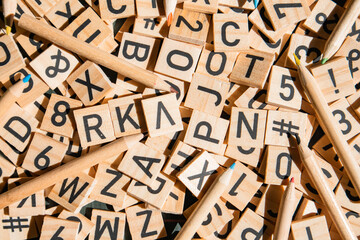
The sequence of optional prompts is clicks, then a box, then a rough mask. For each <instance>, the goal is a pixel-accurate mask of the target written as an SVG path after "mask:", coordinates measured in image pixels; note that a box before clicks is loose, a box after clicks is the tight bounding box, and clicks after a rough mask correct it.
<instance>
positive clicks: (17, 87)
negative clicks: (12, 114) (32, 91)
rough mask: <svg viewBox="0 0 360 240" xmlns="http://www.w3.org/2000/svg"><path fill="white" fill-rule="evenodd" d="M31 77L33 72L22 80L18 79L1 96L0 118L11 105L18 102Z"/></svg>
mask: <svg viewBox="0 0 360 240" xmlns="http://www.w3.org/2000/svg"><path fill="white" fill-rule="evenodd" d="M30 78H31V74H29V75H27V76H26V77H24V78H23V80H22V81H18V82H17V83H15V84H14V85H13V86H11V87H10V88H9V89H8V90H7V91H6V92H5V93H4V95H3V96H2V97H1V99H0V119H1V118H2V117H3V116H4V115H5V113H6V112H7V111H8V110H9V108H11V106H12V105H13V104H14V103H15V102H16V100H17V99H18V98H19V97H20V95H21V94H22V93H23V91H24V89H25V87H26V84H25V83H27V82H28V81H29V80H30Z"/></svg>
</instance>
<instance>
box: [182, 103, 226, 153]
mask: <svg viewBox="0 0 360 240" xmlns="http://www.w3.org/2000/svg"><path fill="white" fill-rule="evenodd" d="M228 126H229V121H228V120H225V119H223V118H217V117H215V116H213V115H210V114H207V113H202V112H199V111H197V110H194V111H193V113H192V115H191V118H190V123H189V126H188V128H187V130H186V134H185V139H184V142H185V143H187V144H190V145H192V146H195V147H200V148H203V149H205V150H208V151H210V152H214V153H221V152H222V151H223V150H224V149H223V142H224V138H225V135H226V132H227V129H228Z"/></svg>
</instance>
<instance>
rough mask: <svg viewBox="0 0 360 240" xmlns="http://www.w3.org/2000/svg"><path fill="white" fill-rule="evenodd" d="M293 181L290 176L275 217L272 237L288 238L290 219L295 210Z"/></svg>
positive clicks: (280, 239)
mask: <svg viewBox="0 0 360 240" xmlns="http://www.w3.org/2000/svg"><path fill="white" fill-rule="evenodd" d="M295 202H296V198H295V182H294V178H291V181H290V183H289V185H288V186H287V188H286V190H285V192H284V194H283V196H282V198H281V202H280V206H279V213H278V217H277V218H276V225H275V231H274V237H273V238H274V239H276V240H287V239H289V232H290V226H291V220H292V217H293V215H294V211H295V207H296V205H295Z"/></svg>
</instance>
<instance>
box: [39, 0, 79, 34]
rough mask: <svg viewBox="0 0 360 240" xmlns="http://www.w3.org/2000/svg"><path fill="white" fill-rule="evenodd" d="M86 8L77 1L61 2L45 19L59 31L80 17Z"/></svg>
mask: <svg viewBox="0 0 360 240" xmlns="http://www.w3.org/2000/svg"><path fill="white" fill-rule="evenodd" d="M84 10H85V7H84V6H83V5H82V4H81V3H80V2H79V1H76V0H60V1H57V3H56V4H55V5H54V6H53V7H52V8H51V9H50V10H49V11H48V12H46V13H45V17H46V18H47V19H48V20H49V21H50V22H51V23H52V24H53V25H54V26H55V27H56V28H58V29H64V27H66V26H67V25H68V24H70V23H71V22H72V21H74V19H75V18H76V17H77V16H79V15H80V13H81V12H82V11H84Z"/></svg>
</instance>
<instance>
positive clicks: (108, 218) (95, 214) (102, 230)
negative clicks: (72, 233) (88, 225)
mask: <svg viewBox="0 0 360 240" xmlns="http://www.w3.org/2000/svg"><path fill="white" fill-rule="evenodd" d="M125 217H126V216H125V213H122V212H110V211H104V210H97V209H94V210H93V211H92V214H91V221H92V222H93V223H94V224H95V227H94V228H93V231H91V233H90V237H89V239H104V240H112V239H117V240H122V239H124V233H125Z"/></svg>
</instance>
